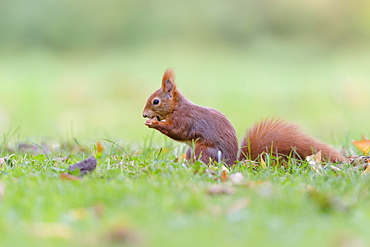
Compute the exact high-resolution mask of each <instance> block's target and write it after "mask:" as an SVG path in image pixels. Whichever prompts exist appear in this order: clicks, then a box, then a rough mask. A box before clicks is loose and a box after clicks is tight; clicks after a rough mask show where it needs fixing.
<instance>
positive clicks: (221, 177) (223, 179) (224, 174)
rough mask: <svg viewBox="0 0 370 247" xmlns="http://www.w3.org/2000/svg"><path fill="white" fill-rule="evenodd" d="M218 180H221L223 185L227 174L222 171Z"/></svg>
mask: <svg viewBox="0 0 370 247" xmlns="http://www.w3.org/2000/svg"><path fill="white" fill-rule="evenodd" d="M220 179H221V182H223V183H225V182H226V181H227V172H226V171H225V170H223V171H222V172H221V176H220Z"/></svg>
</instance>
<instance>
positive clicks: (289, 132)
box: [238, 119, 346, 162]
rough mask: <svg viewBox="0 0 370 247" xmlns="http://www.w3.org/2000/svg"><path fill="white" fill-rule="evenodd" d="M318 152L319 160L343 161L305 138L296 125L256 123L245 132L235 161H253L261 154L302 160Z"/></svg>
mask: <svg viewBox="0 0 370 247" xmlns="http://www.w3.org/2000/svg"><path fill="white" fill-rule="evenodd" d="M319 151H321V157H322V159H324V160H326V161H330V162H339V161H340V162H343V161H345V160H346V159H345V157H344V156H343V155H342V154H341V153H340V152H339V151H338V150H336V149H334V148H332V147H330V146H329V145H327V144H325V143H322V142H320V141H319V140H316V139H314V138H312V137H311V136H309V135H307V134H305V133H304V132H302V131H301V130H300V128H299V127H298V126H297V125H295V124H292V123H288V122H286V121H284V120H278V119H270V120H265V121H262V122H259V123H257V124H256V125H254V127H252V128H251V129H250V130H248V132H247V134H246V135H245V137H244V139H243V141H242V144H241V153H240V156H239V159H238V160H243V159H250V160H254V159H256V158H257V157H258V156H259V155H260V154H261V153H272V154H274V155H275V156H284V157H289V156H292V157H296V158H301V159H305V158H306V157H307V156H309V155H312V154H315V153H317V152H319Z"/></svg>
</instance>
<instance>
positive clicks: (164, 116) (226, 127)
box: [143, 70, 345, 165]
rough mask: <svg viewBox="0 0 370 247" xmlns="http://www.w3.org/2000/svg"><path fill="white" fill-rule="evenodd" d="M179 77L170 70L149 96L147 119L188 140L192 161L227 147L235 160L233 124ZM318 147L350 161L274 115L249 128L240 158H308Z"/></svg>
mask: <svg viewBox="0 0 370 247" xmlns="http://www.w3.org/2000/svg"><path fill="white" fill-rule="evenodd" d="M174 80H175V75H174V72H173V70H166V72H165V73H164V75H163V79H162V87H161V88H160V89H158V90H157V91H155V92H154V93H153V94H152V95H151V96H150V97H149V99H148V101H147V103H146V105H145V108H144V111H143V116H144V117H146V118H149V119H148V120H147V121H146V122H145V124H146V125H147V126H148V127H149V128H154V129H156V130H158V131H160V132H162V133H163V134H165V135H167V136H168V137H170V138H172V139H174V140H176V141H180V142H184V143H187V144H188V145H189V146H190V148H189V150H188V151H187V154H186V158H187V159H188V160H193V159H200V160H201V161H203V162H204V163H209V162H210V161H211V160H213V161H218V153H219V151H221V159H222V161H223V162H225V163H227V164H230V165H232V164H234V162H235V160H236V159H237V152H238V143H237V138H236V133H235V130H234V128H233V126H232V125H231V123H230V122H229V121H228V120H227V119H226V117H225V116H224V115H223V114H222V113H220V112H218V111H216V110H214V109H210V108H205V107H202V106H198V105H195V104H193V103H192V102H190V101H189V100H187V99H186V98H185V97H184V96H183V95H182V94H181V93H180V91H179V90H178V89H177V87H176V84H175V82H174ZM193 148H194V150H193ZM318 151H321V153H322V157H323V159H325V160H328V161H332V162H336V161H344V160H345V158H344V156H343V155H341V154H340V153H339V152H338V151H337V150H335V149H333V148H331V147H330V146H328V145H326V144H324V143H322V142H320V141H318V140H316V139H314V138H312V137H310V136H308V135H306V134H304V133H303V132H302V131H301V130H300V129H299V127H298V126H296V125H294V124H291V123H287V122H285V121H282V120H274V119H272V120H267V121H262V122H260V123H258V124H256V125H255V126H254V127H253V128H252V129H250V130H249V131H248V133H247V135H246V136H245V138H244V139H243V141H242V149H241V154H240V156H239V160H242V159H245V158H248V159H252V160H254V159H256V158H258V156H259V155H260V154H261V153H273V154H274V155H281V156H293V157H297V158H302V159H304V158H306V157H307V156H308V155H311V154H314V153H316V152H318Z"/></svg>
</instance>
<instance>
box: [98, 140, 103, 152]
mask: <svg viewBox="0 0 370 247" xmlns="http://www.w3.org/2000/svg"><path fill="white" fill-rule="evenodd" d="M103 150H104V146H103V144H101V142H97V143H96V151H97V152H98V153H102V152H103Z"/></svg>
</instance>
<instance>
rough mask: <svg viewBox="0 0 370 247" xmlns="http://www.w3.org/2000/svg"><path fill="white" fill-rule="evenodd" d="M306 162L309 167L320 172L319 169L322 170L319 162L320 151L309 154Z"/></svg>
mask: <svg viewBox="0 0 370 247" xmlns="http://www.w3.org/2000/svg"><path fill="white" fill-rule="evenodd" d="M306 160H307V161H308V164H309V165H310V166H311V169H312V170H314V171H315V172H317V173H318V174H321V173H320V171H322V170H323V168H322V165H321V164H320V163H321V151H319V152H318V153H316V154H313V155H310V156H307V157H306Z"/></svg>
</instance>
